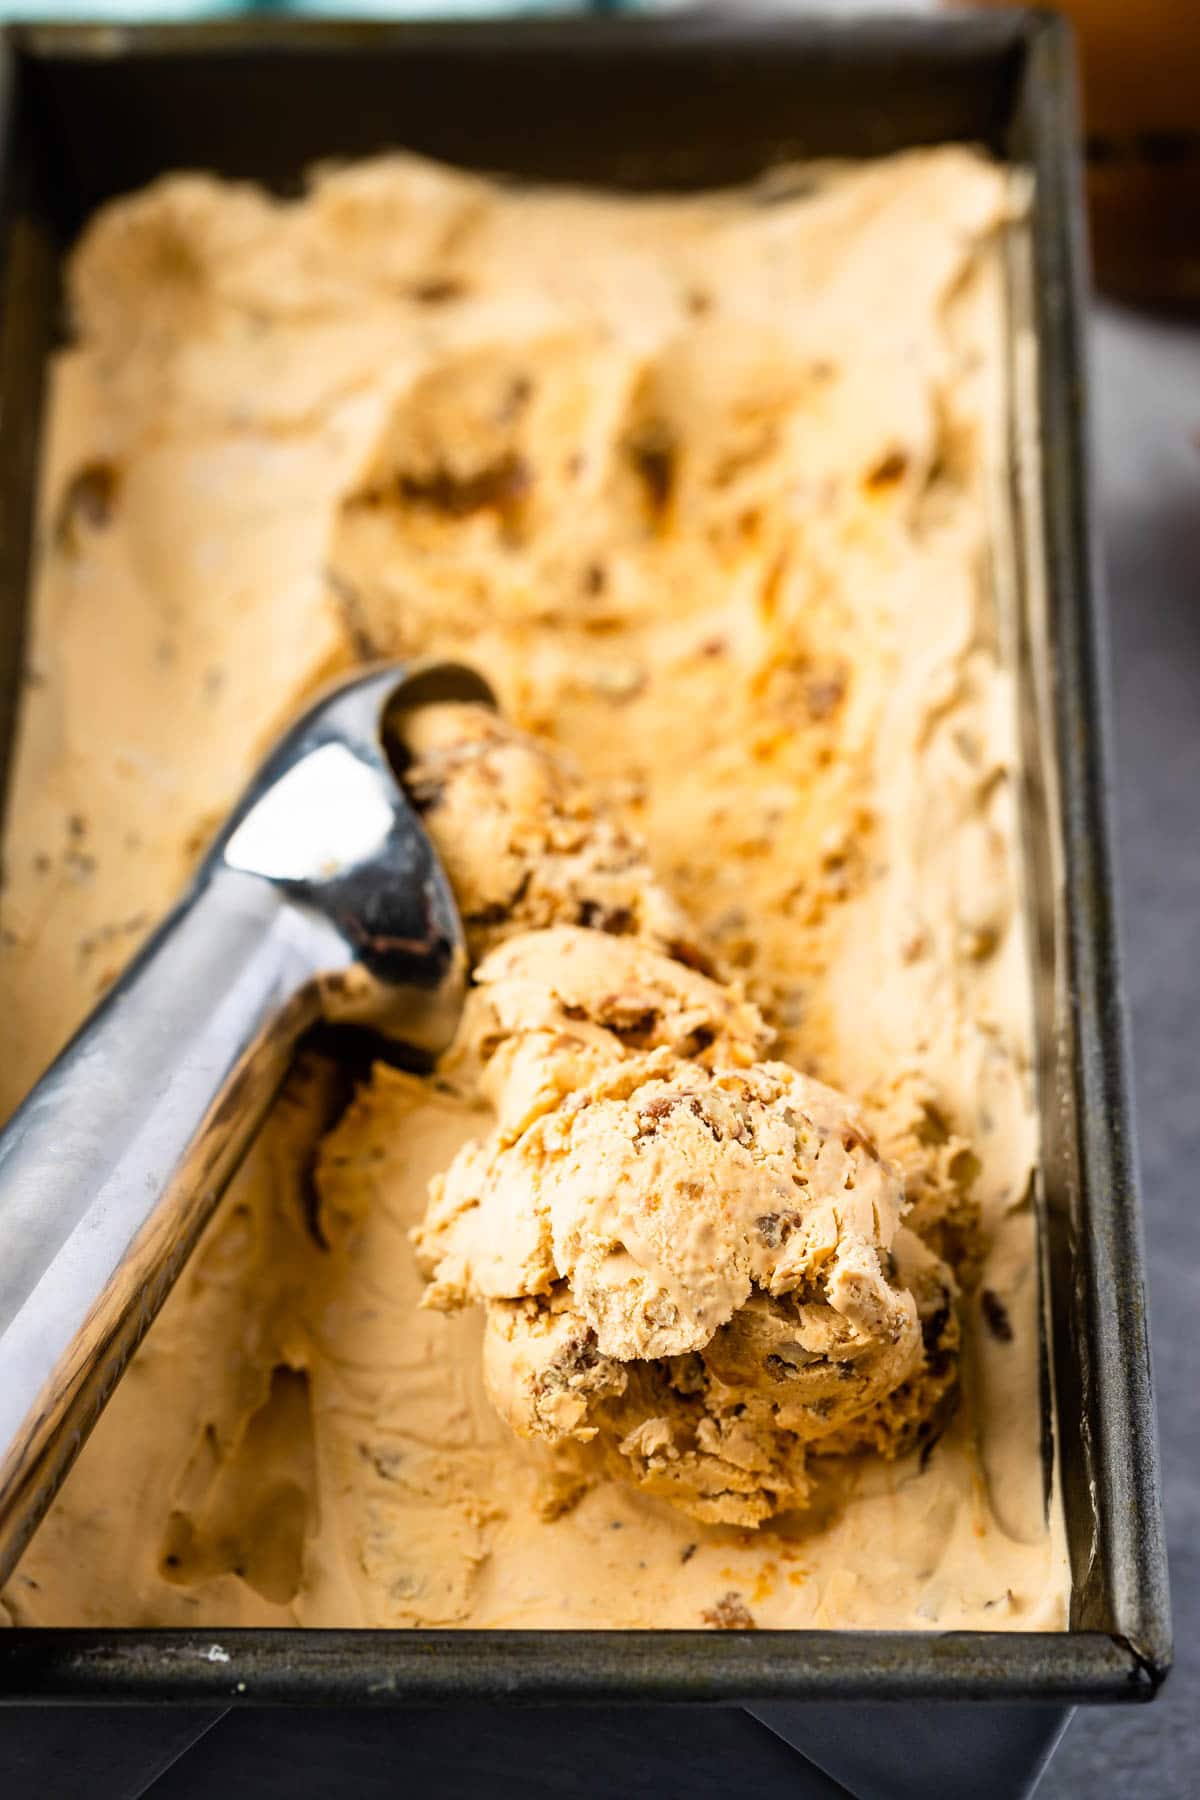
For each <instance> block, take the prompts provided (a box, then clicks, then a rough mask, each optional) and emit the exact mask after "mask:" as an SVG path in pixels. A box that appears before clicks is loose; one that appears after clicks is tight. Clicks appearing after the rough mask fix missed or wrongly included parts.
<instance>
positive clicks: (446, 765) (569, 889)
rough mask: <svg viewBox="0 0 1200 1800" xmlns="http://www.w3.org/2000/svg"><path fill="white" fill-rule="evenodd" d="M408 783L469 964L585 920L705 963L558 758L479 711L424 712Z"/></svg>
mask: <svg viewBox="0 0 1200 1800" xmlns="http://www.w3.org/2000/svg"><path fill="white" fill-rule="evenodd" d="M404 735H405V743H406V747H407V748H408V750H409V752H410V754H411V756H412V758H413V761H412V764H411V766H410V768H409V770H408V772H407V774H406V777H405V785H406V787H407V788H408V791H409V794H410V795H411V797H412V799H413V801H414V803H415V804H416V806H417V807H418V808H419V810H420V811H421V813H422V815H423V817H424V820H425V826H426V829H427V830H428V832H429V834H430V836H431V838H432V839H433V842H434V844H435V845H436V847H437V850H438V853H439V855H440V856H441V858H442V861H443V863H444V865H445V868H446V872H447V874H448V875H449V877H450V881H451V884H452V886H453V888H454V891H455V894H456V896H457V898H458V904H459V910H460V911H461V913H462V916H463V922H464V924H465V926H466V930H467V939H468V944H469V947H470V949H471V952H472V955H473V956H474V957H475V958H479V957H482V956H484V955H486V954H487V952H488V950H489V949H491V948H492V947H493V946H494V945H496V944H498V943H501V942H503V941H504V940H505V939H506V938H510V937H512V936H513V935H514V934H515V933H517V932H520V931H528V930H531V929H536V928H537V927H539V926H545V925H557V924H570V925H585V926H589V927H592V928H594V929H595V930H598V931H602V932H606V933H610V934H612V935H615V936H631V937H639V938H642V939H643V940H645V941H646V942H648V943H651V944H655V945H657V946H658V947H659V948H661V949H664V950H667V951H669V952H670V953H671V954H672V955H674V956H677V957H679V958H681V959H682V960H683V961H684V962H688V963H693V964H695V965H696V966H698V967H702V968H703V967H706V966H707V958H706V956H705V955H704V953H703V951H702V950H701V948H700V947H699V945H698V944H697V943H696V940H695V932H694V930H693V928H692V926H691V924H690V923H689V921H688V920H687V919H686V917H685V916H684V914H683V913H682V911H681V910H680V908H679V907H678V906H677V905H676V904H675V902H674V901H673V900H672V899H671V897H670V895H669V894H668V893H667V892H666V890H665V889H664V888H663V887H662V886H660V884H659V883H658V882H657V881H656V880H655V878H654V875H653V872H652V870H651V867H650V863H649V859H648V857H647V854H646V849H645V846H644V845H643V844H642V843H641V842H640V841H639V840H638V839H637V838H635V837H633V836H632V835H631V834H630V833H629V832H627V831H625V830H624V829H623V828H622V827H621V825H619V824H618V823H617V822H616V821H615V820H614V819H612V818H610V817H607V816H606V815H605V814H603V813H602V812H599V811H597V809H596V807H595V806H594V804H593V802H592V800H591V798H590V796H589V795H588V793H587V790H586V788H585V786H584V784H583V782H582V781H581V780H580V779H579V777H578V776H577V775H576V774H575V772H574V770H573V769H571V768H570V766H569V765H568V763H567V762H566V760H565V759H564V758H563V757H562V756H560V755H556V754H554V753H553V752H552V751H551V750H550V749H549V748H548V747H547V746H545V745H543V744H539V743H538V742H537V741H536V740H535V739H533V738H530V737H528V736H527V735H526V734H525V733H523V732H520V731H518V730H517V729H516V728H515V727H514V726H512V725H510V724H508V723H507V722H506V721H505V720H504V719H502V718H501V717H500V716H499V715H498V714H496V713H493V712H491V711H490V710H489V709H488V708H487V707H484V706H472V705H454V704H447V705H444V706H429V707H424V708H422V709H421V710H420V711H418V712H416V713H414V714H413V716H412V718H411V721H410V722H409V724H408V726H407V728H406V730H405V734H404Z"/></svg>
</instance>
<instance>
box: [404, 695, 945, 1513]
mask: <svg viewBox="0 0 1200 1800" xmlns="http://www.w3.org/2000/svg"><path fill="white" fill-rule="evenodd" d="M418 731H419V735H420V739H421V743H422V750H423V753H422V754H421V755H420V757H419V760H418V761H417V762H416V763H415V764H414V766H413V768H412V770H411V772H410V778H409V779H410V783H411V787H412V791H413V793H414V795H415V796H416V797H417V798H418V800H419V803H420V804H421V805H422V806H423V808H424V810H425V813H426V819H427V823H428V826H429V829H430V831H431V833H432V834H433V836H434V838H435V841H436V842H437V843H438V846H439V848H440V850H441V851H442V854H443V856H444V857H445V859H446V862H447V866H448V868H449V870H450V872H451V877H452V879H453V880H454V882H455V884H456V886H457V889H458V892H459V895H460V899H461V901H462V904H463V907H464V911H465V914H466V917H467V920H468V924H469V927H472V926H473V929H474V930H475V932H476V933H477V934H478V933H479V932H481V931H482V932H484V933H486V939H485V941H488V942H490V943H492V944H493V945H496V946H497V947H495V948H493V949H492V950H491V951H490V953H489V954H488V955H487V956H485V958H484V960H483V962H482V963H481V964H480V966H479V967H478V969H477V972H476V986H475V990H474V992H473V994H472V996H471V999H470V1002H469V1005H468V1009H467V1013H466V1017H465V1019H464V1023H463V1027H462V1031H461V1033H460V1038H459V1043H458V1045H457V1047H456V1051H455V1053H454V1057H453V1058H452V1061H454V1062H457V1064H458V1066H459V1067H460V1069H462V1070H463V1071H465V1072H466V1074H467V1076H468V1079H473V1080H474V1081H475V1082H476V1083H477V1085H478V1088H479V1090H480V1092H481V1094H482V1095H483V1096H484V1097H486V1098H487V1099H488V1100H489V1101H490V1103H491V1105H492V1107H493V1108H494V1111H495V1116H496V1124H495V1126H494V1128H493V1130H492V1132H491V1133H490V1135H489V1136H488V1137H487V1138H486V1139H483V1140H475V1141H472V1142H470V1143H468V1144H467V1145H465V1146H464V1148H463V1149H462V1150H461V1151H460V1152H459V1154H458V1156H457V1157H456V1158H455V1160H454V1162H453V1164H452V1165H451V1167H450V1169H449V1170H448V1172H447V1173H446V1175H445V1176H444V1177H438V1178H437V1179H436V1180H435V1181H434V1183H433V1184H432V1188H431V1194H430V1202H429V1208H428V1211H427V1214H426V1217H425V1220H424V1222H423V1224H422V1225H421V1226H420V1227H419V1228H418V1229H417V1231H416V1232H415V1233H414V1238H415V1242H416V1245H417V1249H418V1254H419V1257H420V1260H421V1264H422V1268H423V1271H424V1273H425V1274H426V1275H427V1277H428V1280H429V1285H428V1287H427V1289H426V1292H425V1304H426V1305H429V1306H433V1307H436V1308H439V1309H441V1310H452V1309H454V1308H457V1307H460V1306H465V1305H469V1304H471V1303H474V1302H481V1303H482V1304H483V1305H484V1307H485V1309H486V1314H487V1327H486V1333H485V1341H484V1370H485V1378H486V1381H487V1386H488V1391H489V1393H490V1394H491V1396H492V1399H493V1401H494V1403H495V1405H496V1407H497V1410H498V1411H499V1412H500V1414H501V1415H502V1417H503V1418H505V1419H506V1420H507V1422H508V1423H509V1424H510V1425H511V1426H512V1428H513V1429H514V1431H516V1432H517V1433H518V1434H519V1435H521V1436H524V1437H530V1438H543V1439H545V1440H547V1441H549V1442H550V1443H555V1442H559V1441H561V1440H563V1439H567V1438H573V1439H576V1440H578V1441H580V1442H584V1443H591V1442H593V1441H595V1442H596V1443H597V1445H598V1447H599V1449H600V1450H601V1452H602V1454H603V1456H604V1459H605V1461H606V1462H607V1464H608V1465H609V1467H610V1469H611V1470H612V1471H613V1472H615V1473H619V1474H620V1475H622V1476H623V1477H624V1478H626V1479H627V1480H630V1481H632V1482H634V1483H635V1484H636V1485H637V1486H639V1487H641V1488H644V1489H646V1490H647V1491H649V1492H651V1493H654V1494H657V1495H659V1496H661V1497H662V1498H665V1499H667V1500H669V1501H671V1502H673V1503H674V1504H675V1505H677V1506H679V1507H681V1508H682V1509H683V1510H684V1511H686V1512H688V1513H690V1514H692V1515H693V1516H694V1517H696V1518H698V1519H702V1520H705V1521H708V1522H722V1523H731V1524H739V1525H757V1524H759V1523H761V1522H762V1521H763V1520H764V1519H767V1518H769V1517H771V1516H772V1515H773V1514H774V1513H776V1512H779V1511H783V1510H788V1509H792V1508H795V1507H798V1506H802V1505H803V1504H804V1503H805V1501H806V1499H807V1498H808V1496H809V1493H810V1489H811V1485H812V1477H811V1470H810V1467H809V1458H810V1455H811V1454H812V1453H813V1452H814V1451H819V1450H820V1449H821V1448H823V1447H825V1446H826V1445H827V1444H832V1446H833V1447H835V1448H837V1449H839V1450H845V1449H849V1448H853V1447H855V1446H856V1445H857V1444H858V1443H860V1442H863V1443H866V1442H869V1443H871V1444H872V1445H873V1447H875V1448H877V1449H881V1450H883V1451H885V1452H890V1453H895V1452H896V1451H897V1450H899V1449H901V1448H908V1447H910V1446H911V1443H912V1441H913V1434H914V1431H915V1430H916V1429H917V1428H918V1427H919V1425H920V1423H921V1422H922V1420H923V1419H927V1418H929V1417H930V1416H931V1415H932V1413H933V1411H934V1410H935V1408H936V1407H937V1406H938V1405H939V1404H940V1402H941V1401H942V1398H943V1395H944V1393H945V1391H946V1390H947V1388H948V1387H949V1386H950V1385H951V1383H952V1380H953V1360H954V1359H953V1350H954V1345H955V1340H956V1329H955V1328H954V1326H953V1324H952V1316H953V1315H952V1305H951V1302H952V1297H953V1295H954V1292H955V1285H954V1280H953V1276H952V1275H951V1273H950V1271H949V1269H948V1268H947V1267H946V1266H945V1265H944V1264H943V1263H941V1262H940V1261H939V1260H938V1259H937V1258H936V1257H935V1256H934V1255H933V1254H932V1252H931V1251H929V1250H927V1249H926V1248H925V1246H924V1245H923V1244H922V1243H921V1241H920V1240H919V1239H918V1238H917V1237H916V1236H915V1234H914V1233H913V1232H911V1231H906V1230H905V1229H904V1228H903V1226H902V1224H901V1221H902V1218H903V1216H904V1211H905V1199H904V1185H903V1180H902V1177H901V1175H900V1172H899V1170H898V1169H897V1168H895V1167H894V1166H892V1165H890V1164H889V1163H887V1162H885V1161H884V1160H883V1158H882V1157H881V1156H880V1155H879V1153H878V1151H877V1150H876V1149H875V1147H874V1145H873V1144H872V1143H871V1141H870V1138H869V1137H868V1135H867V1132H866V1130H865V1127H864V1125H863V1122H862V1120H861V1118H860V1117H859V1115H858V1112H857V1110H856V1108H855V1106H854V1104H853V1103H852V1102H851V1101H850V1100H849V1099H847V1098H846V1097H845V1096H844V1095H842V1094H839V1093H838V1092H836V1091H835V1090H834V1089H833V1088H830V1087H827V1086H825V1085H824V1084H823V1083H821V1082H818V1081H814V1080H812V1079H811V1078H809V1077H807V1076H805V1075H802V1074H800V1073H799V1072H798V1071H797V1070H795V1069H792V1068H789V1067H787V1066H786V1065H785V1064H783V1063H779V1062H770V1061H764V1060H761V1059H762V1057H763V1054H764V1052H765V1050H766V1049H767V1046H768V1043H769V1039H770V1033H769V1032H768V1031H767V1029H766V1027H765V1025H764V1023H763V1020H762V1018H761V1016H760V1015H759V1013H758V1012H757V1010H756V1008H754V1007H753V1006H751V1005H749V1004H748V1003H747V1002H746V1000H745V999H744V998H743V996H742V994H741V992H740V991H739V989H738V988H737V987H736V986H734V985H731V984H725V983H721V982H718V981H716V980H713V979H711V978H710V977H708V976H706V975H704V974H702V973H700V972H698V971H697V970H696V969H695V968H692V967H689V966H688V965H687V964H685V963H684V962H682V961H680V960H679V958H678V957H677V956H674V957H673V956H671V955H668V954H666V953H665V952H664V951H663V950H661V949H659V948H658V947H657V946H658V945H659V944H661V943H663V942H668V941H669V942H674V943H675V944H676V945H686V946H687V953H688V954H689V957H690V958H691V960H696V959H697V957H702V952H700V951H698V950H697V949H696V947H695V946H693V945H692V944H691V942H690V934H689V932H688V930H687V928H686V925H685V923H684V921H683V920H682V918H681V917H680V916H679V914H678V909H676V908H674V907H673V906H672V905H671V903H670V902H669V901H668V900H667V898H666V896H665V895H664V894H663V892H662V890H661V889H660V888H659V887H658V886H657V884H656V883H655V881H654V879H653V876H652V874H651V872H650V866H649V859H648V856H647V853H646V850H645V847H644V846H643V845H641V844H640V843H639V842H638V841H637V840H636V839H634V838H633V837H631V836H630V835H629V834H628V833H624V832H622V833H618V832H616V831H615V829H614V827H613V826H612V825H611V823H610V822H609V821H608V820H607V819H606V818H605V817H604V816H603V814H602V813H598V812H597V810H596V809H595V808H594V807H593V806H591V805H590V804H589V803H588V801H587V799H586V796H585V795H584V793H583V790H582V787H581V785H580V784H579V783H578V782H577V781H576V780H575V779H574V778H573V777H572V775H571V773H570V772H569V771H568V770H567V769H566V768H565V767H564V766H563V764H562V762H561V759H559V758H557V757H555V756H554V755H553V754H552V752H551V751H549V750H548V749H547V748H545V747H543V746H541V745H539V744H537V743H535V742H534V741H533V740H531V739H529V738H526V737H524V736H523V735H521V734H519V733H517V732H515V731H514V730H512V728H510V727H508V726H506V725H505V724H504V723H503V721H501V720H500V719H498V718H496V717H494V716H490V715H487V714H485V713H482V712H481V711H480V710H479V709H477V708H470V707H457V708H446V709H437V710H436V711H434V712H431V713H430V714H428V715H426V717H425V718H424V720H423V721H422V723H421V724H420V726H419V727H418ZM414 748H416V743H415V742H414ZM505 895H507V896H508V898H507V899H505V898H504V896H505ZM531 917H532V918H533V919H536V920H539V921H540V920H544V919H558V918H563V917H567V918H582V919H585V920H589V921H593V920H594V921H596V924H594V925H584V926H580V925H577V924H551V925H549V926H548V927H546V928H544V929H541V930H534V931H527V930H523V929H522V927H523V926H524V925H525V924H526V923H527V922H528V921H529V919H530V918H531ZM598 927H599V928H598ZM605 927H607V929H605ZM514 932H515V933H516V935H508V934H512V933H514ZM642 934H644V935H642ZM506 936H507V941H504V940H505V938H506ZM910 1278H911V1285H910ZM914 1290H915V1291H914ZM918 1296H919V1297H918ZM931 1326H932V1329H930V1327H931ZM927 1337H928V1339H929V1342H928V1344H927V1343H926V1341H925V1340H926V1338H927ZM897 1397H898V1398H897ZM894 1400H895V1404H894V1405H892V1407H891V1410H890V1411H889V1406H890V1404H891V1403H893V1401H894ZM860 1433H861V1436H860V1435H859V1434H860Z"/></svg>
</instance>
